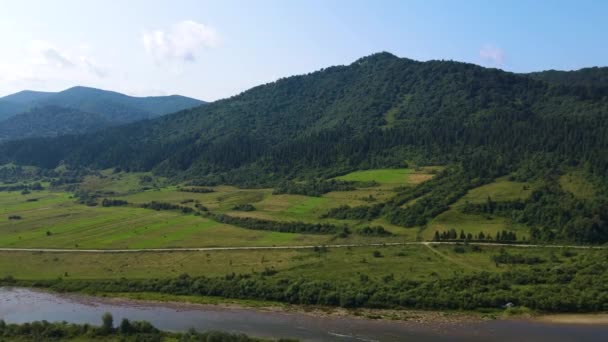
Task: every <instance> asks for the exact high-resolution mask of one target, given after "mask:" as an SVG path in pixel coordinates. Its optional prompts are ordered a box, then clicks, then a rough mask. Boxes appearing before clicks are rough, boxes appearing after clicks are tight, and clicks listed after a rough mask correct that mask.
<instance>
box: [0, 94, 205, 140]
mask: <svg viewBox="0 0 608 342" xmlns="http://www.w3.org/2000/svg"><path fill="white" fill-rule="evenodd" d="M204 104H206V102H203V101H200V100H196V99H192V98H188V97H185V96H180V95H171V96H149V97H134V96H128V95H124V94H121V93H118V92H114V91H107V90H101V89H96V88H90V87H83V86H76V87H72V88H68V89H66V90H63V91H60V92H55V93H54V92H39V91H32V90H24V91H20V92H18V93H14V94H11V95H7V96H5V97H3V98H0V131H3V132H4V133H3V134H2V137H0V140H7V139H13V138H15V139H20V138H25V137H50V136H57V135H61V133H62V132H65V133H69V134H77V133H85V132H89V131H93V130H97V129H98V128H97V127H109V126H116V125H120V124H126V123H130V122H135V121H140V120H147V119H152V118H155V117H159V116H162V115H165V114H169V113H173V112H177V111H180V110H183V109H188V108H192V107H196V106H200V105H204ZM45 108H48V109H50V111H49V113H48V115H45V113H44V109H45ZM57 108H62V109H61V110H60V111H58V110H57ZM59 112H63V114H64V115H59ZM77 113H82V118H81V120H82V122H80V123H79V122H78V115H77ZM62 119H66V120H67V121H66V122H62V121H61V120H62ZM34 120H39V121H41V122H35V121H34ZM56 120H59V121H56ZM51 121H54V122H51ZM92 122H97V124H92ZM62 124H63V125H64V127H61V125H62ZM35 127H38V128H39V129H40V132H36V131H35V130H32V129H33V128H35ZM49 128H52V129H49Z"/></svg>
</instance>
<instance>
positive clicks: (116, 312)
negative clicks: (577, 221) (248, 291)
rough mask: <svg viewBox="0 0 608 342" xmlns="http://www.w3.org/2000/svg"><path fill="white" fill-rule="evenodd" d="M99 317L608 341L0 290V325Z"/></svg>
mask: <svg viewBox="0 0 608 342" xmlns="http://www.w3.org/2000/svg"><path fill="white" fill-rule="evenodd" d="M104 312H110V313H112V315H113V316H114V320H115V322H120V320H121V319H122V318H129V319H131V320H146V321H149V322H151V323H152V324H154V325H155V326H156V327H158V328H160V329H162V330H172V331H185V330H188V329H190V328H195V329H197V330H199V331H203V330H222V331H227V332H234V333H245V334H248V335H252V336H258V337H275V338H278V337H290V338H296V339H300V340H302V341H488V340H491V341H518V342H521V341H608V326H597V325H594V326H584V325H564V324H548V323H540V322H531V321H518V320H496V321H484V322H474V323H472V322H466V323H416V322H398V321H381V320H367V319H359V318H351V317H317V316H312V315H308V314H305V313H285V312H270V311H259V310H255V309H243V308H223V307H218V306H213V305H187V304H170V303H147V302H138V301H128V300H113V299H105V298H96V297H87V296H80V295H62V294H53V293H47V292H40V291H36V290H30V289H23V288H0V319H4V320H5V321H6V322H7V323H23V322H31V321H36V320H47V321H67V322H71V323H91V324H96V325H99V324H100V320H101V315H102V314H103V313H104Z"/></svg>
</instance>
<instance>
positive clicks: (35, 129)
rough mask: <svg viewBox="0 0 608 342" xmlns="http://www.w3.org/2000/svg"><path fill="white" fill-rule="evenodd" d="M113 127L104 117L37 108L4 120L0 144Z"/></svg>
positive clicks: (68, 110) (47, 107)
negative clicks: (1, 142) (6, 141)
mask: <svg viewBox="0 0 608 342" xmlns="http://www.w3.org/2000/svg"><path fill="white" fill-rule="evenodd" d="M111 125H112V123H111V121H109V120H107V119H106V118H104V116H103V115H101V114H92V113H86V112H81V111H79V110H76V109H71V108H64V107H56V106H44V107H36V108H33V109H32V110H30V111H28V112H25V113H22V114H19V115H15V116H12V117H10V118H8V119H6V120H4V121H0V141H5V140H14V139H23V138H31V137H54V136H59V135H65V134H78V133H85V132H91V131H96V130H99V129H101V128H105V127H109V126H111Z"/></svg>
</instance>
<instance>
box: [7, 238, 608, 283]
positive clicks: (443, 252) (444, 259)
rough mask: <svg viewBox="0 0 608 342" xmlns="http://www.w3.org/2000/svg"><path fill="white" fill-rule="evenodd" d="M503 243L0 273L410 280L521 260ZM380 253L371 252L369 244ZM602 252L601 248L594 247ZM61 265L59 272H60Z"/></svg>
mask: <svg viewBox="0 0 608 342" xmlns="http://www.w3.org/2000/svg"><path fill="white" fill-rule="evenodd" d="M501 248H503V247H498V246H496V247H495V246H490V247H485V246H484V247H481V248H480V250H479V251H473V249H472V248H471V247H470V246H465V247H464V248H463V249H462V250H461V251H460V252H457V251H456V250H455V248H454V246H447V245H446V246H423V245H410V246H399V247H377V248H367V247H365V248H351V249H349V248H339V249H329V250H328V251H327V252H315V251H313V250H312V249H310V250H251V251H213V252H171V253H157V252H154V253H153V252H145V253H122V254H121V253H105V254H102V253H95V254H88V253H80V254H67V253H32V252H10V253H8V252H0V277H4V276H7V275H11V276H13V277H15V278H19V279H56V278H57V277H63V278H65V279H120V278H122V277H125V278H129V279H138V278H139V279H141V278H158V277H160V278H164V277H175V276H178V275H180V274H182V273H188V274H190V275H193V276H194V275H206V276H223V275H226V274H230V273H233V272H234V273H237V274H238V273H251V272H260V271H263V270H265V269H267V268H273V269H275V270H277V271H278V274H277V275H276V277H279V278H301V277H304V278H307V279H318V280H329V281H331V280H335V281H340V280H356V279H358V277H359V275H360V274H365V275H367V276H369V277H371V278H377V279H380V278H382V277H384V276H388V275H393V276H395V277H396V278H405V279H413V280H424V279H427V280H428V279H434V278H437V277H450V276H452V275H453V274H455V273H473V272H479V271H487V272H503V271H505V270H509V269H516V268H518V267H529V266H526V265H511V266H506V265H499V266H497V265H496V264H495V263H494V262H493V261H492V259H491V257H492V255H496V254H498V253H499V251H500V249H501ZM504 249H505V250H507V251H508V252H509V253H512V254H520V255H525V256H538V257H540V258H541V259H543V260H544V261H545V262H546V263H556V264H557V263H564V262H575V260H576V259H577V258H579V257H580V258H583V257H602V255H603V256H606V253H607V252H606V251H599V250H595V251H594V250H577V251H576V252H575V253H576V255H574V256H569V257H565V256H563V255H562V254H561V250H547V249H544V250H543V249H540V248H536V249H534V248H513V247H504ZM375 251H377V252H379V253H380V256H379V257H377V256H374V252H375ZM602 253H603V254H602ZM66 272H67V277H66Z"/></svg>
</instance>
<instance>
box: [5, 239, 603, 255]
mask: <svg viewBox="0 0 608 342" xmlns="http://www.w3.org/2000/svg"><path fill="white" fill-rule="evenodd" d="M457 244H462V243H461V242H452V241H449V242H448V241H445V242H438V241H423V242H420V241H416V242H390V243H368V244H333V245H316V246H315V245H308V246H250V247H247V246H234V247H191V248H145V249H142V248H139V249H137V248H136V249H63V248H0V252H43V253H143V252H210V251H247V250H275V249H281V250H285V249H287V250H289V249H313V248H315V247H325V248H357V247H384V246H410V245H420V246H428V247H431V246H435V245H457ZM468 245H471V246H494V247H496V246H504V247H518V248H558V249H559V248H571V249H608V246H580V245H531V244H500V243H490V242H470V243H468Z"/></svg>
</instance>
